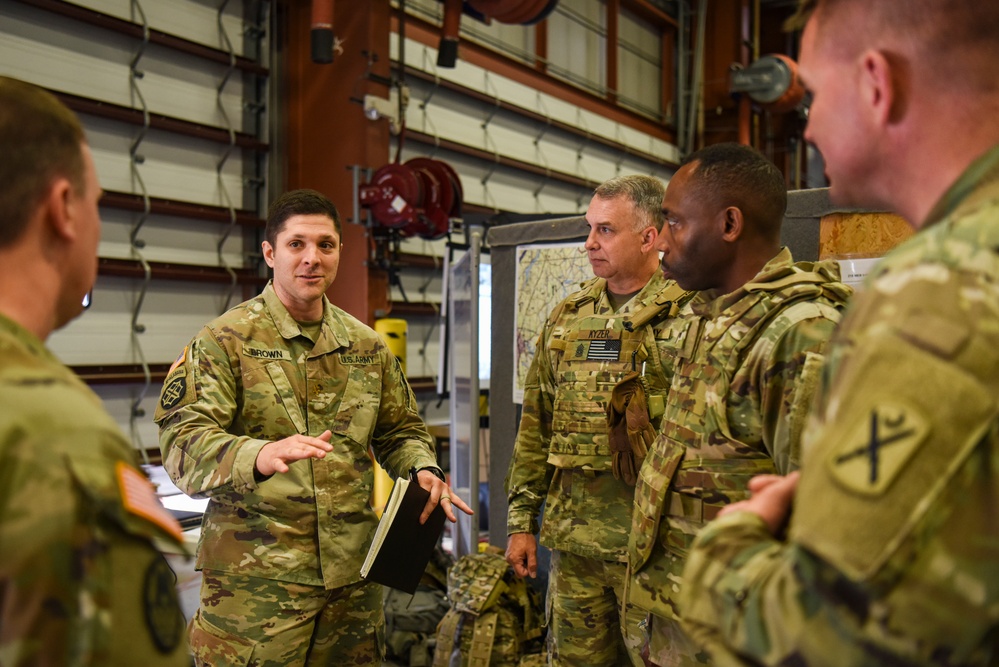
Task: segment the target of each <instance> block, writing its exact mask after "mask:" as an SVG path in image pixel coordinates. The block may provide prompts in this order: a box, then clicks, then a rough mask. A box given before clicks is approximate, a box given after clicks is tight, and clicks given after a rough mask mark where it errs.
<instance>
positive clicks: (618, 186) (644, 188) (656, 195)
mask: <svg viewBox="0 0 999 667" xmlns="http://www.w3.org/2000/svg"><path fill="white" fill-rule="evenodd" d="M665 193H666V187H665V186H664V185H663V184H662V181H660V180H659V179H658V178H653V177H652V176H643V175H641V174H634V175H631V176H618V177H616V178H612V179H610V180H609V181H604V182H603V183H601V184H600V185H599V186H597V189H596V190H594V191H593V194H594V195H595V196H597V197H600V198H601V199H616V198H617V197H627V198H628V199H629V200H630V201H631V203H632V204H634V205H635V212H636V213H637V214H638V220H637V227H636V229H635V231H639V232H640V231H642V230H643V229H645V228H646V227H655V228H656V231H659V230H661V229H662V228H663V195H664V194H665Z"/></svg>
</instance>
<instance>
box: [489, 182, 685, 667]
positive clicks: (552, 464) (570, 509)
mask: <svg viewBox="0 0 999 667" xmlns="http://www.w3.org/2000/svg"><path fill="white" fill-rule="evenodd" d="M662 197H663V186H662V184H661V183H660V182H659V181H658V180H657V179H654V178H652V177H649V176H623V177H620V178H615V179H612V180H610V181H607V182H606V183H604V184H602V185H601V186H600V187H598V188H597V189H596V191H595V192H594V195H593V198H592V199H591V201H590V204H589V207H588V209H587V212H586V222H587V224H588V225H589V230H590V231H589V236H588V237H587V239H586V244H585V247H586V252H587V254H588V256H589V260H590V265H591V266H592V268H593V273H594V274H595V275H596V277H595V278H593V279H592V280H589V281H587V282H584V283H583V284H582V285H581V286H580V289H579V291H577V292H575V293H573V294H571V295H570V296H569V297H567V298H566V299H565V300H564V301H563V302H562V303H560V304H559V305H558V306H556V307H555V309H554V310H553V311H552V313H551V315H550V316H549V317H548V320H547V322H546V323H545V327H544V329H543V331H542V333H541V335H540V336H539V339H538V347H537V352H536V354H535V357H534V360H533V361H532V364H531V367H530V370H529V372H528V376H527V381H526V385H525V388H524V410H523V415H522V418H521V422H520V430H519V433H518V436H517V441H516V444H515V446H514V452H513V457H512V459H511V461H510V469H509V473H508V476H507V483H506V488H507V493H508V496H509V501H510V507H509V512H508V515H507V532H508V535H509V538H508V542H507V561H508V562H509V563H510V564H511V565H513V567H514V571H515V572H516V573H517V574H518V575H520V576H528V575H530V576H532V577H533V576H535V575H536V574H537V543H536V540H535V537H534V535H535V533H537V531H538V514H539V512H540V510H541V506H542V503H544V504H545V510H544V521H543V524H542V528H541V542H542V544H544V545H545V546H547V547H549V548H551V549H552V550H553V553H552V563H551V572H550V574H549V588H548V608H549V609H550V618H549V623H548V628H549V634H548V640H549V650H550V653H551V659H552V664H554V665H585V666H586V667H595V666H600V665H606V666H608V667H610V666H612V665H622V664H634V665H642V664H643V663H642V658H641V647H642V644H643V640H644V638H643V632H642V631H641V629H640V628H639V623H640V622H641V620H642V619H643V617H644V614H642V613H640V612H638V611H636V610H634V609H632V608H631V607H630V606H627V605H624V604H623V597H622V596H623V592H624V575H625V563H624V560H625V547H626V545H627V542H628V537H627V530H628V526H629V525H630V521H631V519H630V515H631V506H632V499H633V495H634V491H633V487H634V483H635V479H634V473H635V471H637V469H638V466H640V465H641V458H642V456H644V450H645V447H646V444H645V442H646V441H648V442H651V435H652V434H654V428H655V425H657V424H658V420H659V417H660V416H661V415H662V411H663V394H665V392H666V388H667V387H668V386H669V380H670V364H671V359H672V345H673V336H672V329H671V323H672V322H673V319H672V316H673V315H674V314H675V313H676V311H677V310H678V309H679V304H680V302H681V301H682V300H683V299H684V298H686V297H687V293H686V292H685V291H684V290H683V289H680V288H678V287H677V286H676V284H675V283H673V282H672V281H670V280H667V279H666V278H665V277H664V276H663V275H662V273H661V272H660V271H659V270H658V269H659V255H658V253H657V252H656V249H655V241H656V236H657V234H658V232H659V229H660V228H661V226H662V222H661V213H660V209H661V206H662ZM625 394H627V395H626V396H625ZM622 609H623V612H622Z"/></svg>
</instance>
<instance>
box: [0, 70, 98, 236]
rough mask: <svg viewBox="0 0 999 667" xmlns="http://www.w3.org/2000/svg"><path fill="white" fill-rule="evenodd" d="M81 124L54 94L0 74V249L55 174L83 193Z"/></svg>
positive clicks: (26, 219) (25, 221) (22, 223)
mask: <svg viewBox="0 0 999 667" xmlns="http://www.w3.org/2000/svg"><path fill="white" fill-rule="evenodd" d="M85 141H86V137H85V136H84V134H83V126H82V125H81V124H80V121H79V119H78V118H77V117H76V115H75V114H74V113H73V112H72V111H70V110H69V109H67V108H66V106H65V105H64V104H63V103H62V102H60V101H59V100H57V99H56V98H55V96H54V95H52V94H51V93H48V92H46V91H44V90H42V89H41V88H38V87H37V86H34V85H32V84H30V83H25V82H23V81H18V80H17V79H12V78H10V77H5V76H0V248H3V247H6V246H10V245H12V244H13V243H15V242H16V241H17V240H18V239H19V238H21V235H22V234H23V233H24V230H25V229H26V228H27V226H28V222H29V221H30V220H31V216H32V214H33V212H34V210H35V208H36V207H37V206H38V205H39V204H40V203H41V201H42V200H43V199H44V198H45V196H46V193H47V192H48V191H49V188H50V187H51V186H52V183H53V181H54V180H55V179H57V178H66V179H67V180H69V182H70V185H71V186H72V188H73V191H74V192H76V193H77V194H82V193H83V191H84V166H83V151H82V144H83V143H84V142H85Z"/></svg>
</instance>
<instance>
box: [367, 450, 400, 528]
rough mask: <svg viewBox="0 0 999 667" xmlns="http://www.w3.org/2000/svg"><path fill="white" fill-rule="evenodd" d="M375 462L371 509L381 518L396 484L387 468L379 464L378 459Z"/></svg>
mask: <svg viewBox="0 0 999 667" xmlns="http://www.w3.org/2000/svg"><path fill="white" fill-rule="evenodd" d="M372 461H374V457H372ZM374 464H375V469H374V473H375V484H374V486H372V487H371V509H373V510H374V511H375V514H377V515H378V518H379V519H380V518H382V512H384V511H385V505H386V504H387V503H388V499H389V495H391V494H392V487H393V486H395V480H394V479H392V478H391V477H389V474H388V473H387V472H385V469H384V468H382V467H381V466H380V465H378V461H374Z"/></svg>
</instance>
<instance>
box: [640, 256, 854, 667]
mask: <svg viewBox="0 0 999 667" xmlns="http://www.w3.org/2000/svg"><path fill="white" fill-rule="evenodd" d="M838 279H839V270H838V266H837V265H836V264H835V262H822V263H816V264H812V263H808V262H800V263H798V264H793V263H792V260H791V254H790V252H788V251H787V250H786V249H784V250H781V252H780V253H779V254H778V255H777V256H776V257H774V258H773V259H772V260H770V262H768V263H767V264H766V266H764V267H763V269H762V270H761V272H760V273H759V274H757V275H756V277H755V278H753V280H751V281H750V282H749V283H747V284H746V285H744V286H742V287H740V288H739V289H737V290H735V291H734V292H732V293H730V294H726V295H724V296H718V295H717V294H716V293H714V292H701V293H699V294H698V295H697V296H695V297H694V299H693V300H692V301H691V302H690V303H689V304H688V305H687V307H686V308H685V309H684V311H683V312H681V313H680V318H681V319H682V320H684V322H685V326H686V328H685V330H684V331H683V332H682V333H681V334H680V341H679V344H680V351H679V352H678V353H677V360H676V370H675V374H674V376H673V383H672V386H671V388H670V394H669V397H670V398H669V400H668V401H667V405H666V414H665V415H664V416H663V422H662V433H661V434H660V435H659V437H658V438H657V439H656V441H655V443H654V445H653V446H652V448H651V449H650V451H649V455H648V457H647V458H646V459H645V463H644V465H643V466H642V469H641V471H640V473H639V482H638V485H637V486H636V488H635V511H634V514H633V517H632V524H631V525H632V529H631V536H630V540H629V545H628V556H629V566H630V568H631V569H630V571H631V572H632V574H633V575H634V576H633V578H632V579H631V580H630V581H629V584H630V590H629V600H630V601H631V602H632V603H634V604H636V605H638V606H640V607H642V608H644V609H647V610H649V611H650V612H651V614H652V616H651V619H650V620H651V628H650V634H651V637H650V645H649V657H650V659H651V660H652V662H653V663H655V664H657V665H663V666H666V665H669V666H673V665H696V664H704V663H706V662H707V658H706V656H705V655H704V654H703V652H701V651H699V650H698V649H697V648H696V647H695V646H694V645H692V644H691V643H690V641H689V640H688V639H687V638H686V637H685V636H684V634H683V632H682V630H681V629H680V626H679V622H678V615H677V610H676V591H677V590H678V588H679V586H680V574H681V569H682V567H683V562H684V558H685V557H686V555H687V551H688V548H689V546H690V543H691V541H692V540H693V537H694V535H695V534H696V533H697V531H698V530H699V529H700V527H701V526H702V525H703V524H704V522H705V521H706V520H708V519H711V518H712V517H713V516H715V515H716V514H717V513H718V511H719V510H720V509H721V508H722V507H724V506H725V505H726V504H728V503H731V502H734V501H736V500H742V499H743V498H746V497H747V496H748V492H747V487H746V485H747V482H748V481H749V479H750V478H751V477H752V476H753V475H757V474H760V473H774V472H780V473H787V472H788V471H790V470H792V469H794V468H797V467H798V464H799V450H798V446H799V441H800V440H799V439H800V433H801V428H802V425H803V423H804V417H805V415H806V414H807V409H808V406H809V404H810V402H811V399H812V396H813V392H814V389H815V387H816V385H817V384H818V381H819V378H820V376H821V367H822V362H823V355H822V351H823V348H824V347H825V344H826V341H827V340H828V339H829V336H830V335H831V334H832V331H833V328H834V327H835V326H836V323H837V322H838V321H839V318H840V309H841V308H842V307H843V306H844V305H845V302H846V299H847V298H848V297H849V294H850V289H849V288H848V287H846V286H845V285H843V284H842V283H840V282H838Z"/></svg>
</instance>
